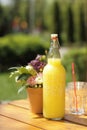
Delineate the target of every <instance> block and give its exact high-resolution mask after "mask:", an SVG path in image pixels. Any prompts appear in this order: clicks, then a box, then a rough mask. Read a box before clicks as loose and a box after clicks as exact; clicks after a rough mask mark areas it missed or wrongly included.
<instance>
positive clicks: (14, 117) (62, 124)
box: [0, 100, 87, 130]
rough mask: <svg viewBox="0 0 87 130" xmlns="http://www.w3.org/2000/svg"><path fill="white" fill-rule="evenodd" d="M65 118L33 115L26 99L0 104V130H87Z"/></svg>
mask: <svg viewBox="0 0 87 130" xmlns="http://www.w3.org/2000/svg"><path fill="white" fill-rule="evenodd" d="M85 117H86V116H85ZM66 119H67V118H66ZM66 119H64V120H61V121H52V120H47V119H45V118H43V116H42V115H41V114H39V115H35V114H33V113H31V112H30V110H29V104H28V101H27V100H18V101H12V102H10V103H7V104H2V105H0V130H87V126H85V125H80V124H76V123H72V122H70V121H67V120H66ZM86 121H87V117H86Z"/></svg>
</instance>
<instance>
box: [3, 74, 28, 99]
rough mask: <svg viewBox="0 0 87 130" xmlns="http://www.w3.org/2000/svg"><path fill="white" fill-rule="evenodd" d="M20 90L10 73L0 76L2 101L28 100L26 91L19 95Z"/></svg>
mask: <svg viewBox="0 0 87 130" xmlns="http://www.w3.org/2000/svg"><path fill="white" fill-rule="evenodd" d="M18 88H19V87H18V85H17V84H16V83H15V81H14V78H9V74H8V73H1V74H0V101H9V100H16V99H24V98H26V90H24V91H23V92H21V93H20V94H18V93H17V91H18Z"/></svg>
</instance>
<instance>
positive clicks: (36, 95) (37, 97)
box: [27, 88, 43, 114]
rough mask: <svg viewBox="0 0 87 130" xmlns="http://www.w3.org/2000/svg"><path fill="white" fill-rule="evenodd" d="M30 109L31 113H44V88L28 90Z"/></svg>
mask: <svg viewBox="0 0 87 130" xmlns="http://www.w3.org/2000/svg"><path fill="white" fill-rule="evenodd" d="M27 94H28V98H29V107H30V110H31V112H33V113H36V114H39V113H42V111H43V110H42V108H43V88H27Z"/></svg>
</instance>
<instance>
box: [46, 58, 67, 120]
mask: <svg viewBox="0 0 87 130" xmlns="http://www.w3.org/2000/svg"><path fill="white" fill-rule="evenodd" d="M64 112H65V69H64V67H63V66H62V64H61V59H60V58H59V59H58V58H48V64H47V65H46V66H45V68H44V70H43V115H44V117H45V118H49V119H59V120H60V119H62V118H63V117H64Z"/></svg>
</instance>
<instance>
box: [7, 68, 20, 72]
mask: <svg viewBox="0 0 87 130" xmlns="http://www.w3.org/2000/svg"><path fill="white" fill-rule="evenodd" d="M18 68H19V67H11V68H9V69H8V70H12V71H16V70H18Z"/></svg>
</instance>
